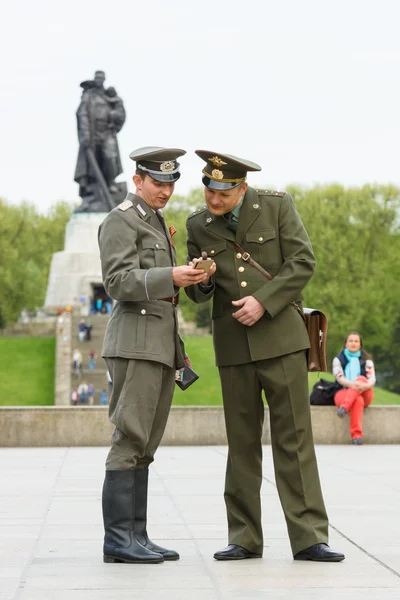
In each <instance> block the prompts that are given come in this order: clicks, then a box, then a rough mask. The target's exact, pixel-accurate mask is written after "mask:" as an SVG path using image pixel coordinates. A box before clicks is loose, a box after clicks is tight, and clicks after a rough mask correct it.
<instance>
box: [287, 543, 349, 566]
mask: <svg viewBox="0 0 400 600" xmlns="http://www.w3.org/2000/svg"><path fill="white" fill-rule="evenodd" d="M293 558H294V560H316V561H319V562H340V561H341V560H344V554H342V553H341V552H335V551H334V550H332V549H331V548H329V546H328V544H314V545H313V546H310V547H309V548H306V549H305V550H302V551H301V552H298V553H297V554H295V555H294V557H293Z"/></svg>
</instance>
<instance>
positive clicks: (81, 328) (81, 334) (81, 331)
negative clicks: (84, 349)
mask: <svg viewBox="0 0 400 600" xmlns="http://www.w3.org/2000/svg"><path fill="white" fill-rule="evenodd" d="M85 335H86V327H85V322H84V321H79V323H78V339H79V341H80V342H81V343H82V342H83V340H84V339H85Z"/></svg>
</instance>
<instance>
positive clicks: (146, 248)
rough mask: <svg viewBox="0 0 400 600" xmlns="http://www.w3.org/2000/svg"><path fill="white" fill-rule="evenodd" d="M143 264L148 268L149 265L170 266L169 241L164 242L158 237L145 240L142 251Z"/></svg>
mask: <svg viewBox="0 0 400 600" xmlns="http://www.w3.org/2000/svg"><path fill="white" fill-rule="evenodd" d="M140 258H141V266H142V268H144V269H146V268H149V267H170V266H171V256H170V253H169V248H168V246H167V241H166V240H165V242H162V241H160V240H158V239H156V238H154V239H149V240H143V242H142V253H141V257H140Z"/></svg>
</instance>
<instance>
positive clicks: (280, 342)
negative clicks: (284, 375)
mask: <svg viewBox="0 0 400 600" xmlns="http://www.w3.org/2000/svg"><path fill="white" fill-rule="evenodd" d="M187 235H188V241H187V247H188V257H189V259H192V258H195V257H199V256H201V252H203V251H205V252H207V254H208V256H209V257H210V258H213V259H214V260H215V262H216V265H217V270H216V274H215V277H213V278H212V287H210V289H208V288H204V287H203V286H202V285H201V284H200V285H195V286H190V287H188V288H185V292H186V293H187V295H188V296H189V298H191V299H192V300H193V301H194V302H198V303H200V302H205V301H207V300H208V299H210V298H211V297H213V309H212V319H213V338H214V348H215V355H216V363H217V366H220V367H223V366H228V365H238V364H245V363H248V362H252V361H258V360H264V359H268V358H274V357H277V356H283V355H285V354H290V353H292V352H296V351H299V350H303V349H306V348H309V345H310V344H309V338H308V334H307V330H306V328H305V325H304V322H303V319H302V317H301V315H300V314H299V313H298V311H297V310H296V308H295V307H294V306H293V305H292V304H291V302H292V301H300V300H301V299H302V290H303V288H304V287H305V285H306V284H307V282H308V281H309V280H310V278H311V277H312V275H313V273H314V268H315V258H314V254H313V251H312V247H311V243H310V240H309V238H308V235H307V232H306V230H305V228H304V225H303V223H302V221H301V219H300V217H299V215H298V213H297V211H296V209H295V207H294V204H293V200H292V198H291V196H290V195H289V194H287V193H283V192H282V193H281V192H270V191H259V190H255V189H253V188H250V187H249V188H248V189H247V192H246V194H245V196H244V199H243V204H242V207H241V209H240V214H239V222H238V226H237V231H236V235H235V233H234V232H232V231H230V230H229V229H228V228H227V226H226V221H225V220H224V218H223V217H221V216H215V215H213V214H211V213H210V212H209V211H208V209H207V208H203V209H201V210H199V211H196V212H195V213H193V214H192V215H190V216H189V217H188V220H187ZM230 240H235V241H237V243H238V244H239V245H240V246H241V247H242V248H243V249H244V250H245V251H246V252H248V253H249V254H250V255H251V256H252V258H253V259H254V260H255V261H256V262H258V263H259V264H260V265H261V266H262V267H264V269H266V270H267V271H269V273H271V275H273V279H272V280H271V281H269V280H267V279H266V278H265V277H264V276H263V275H262V274H261V273H259V272H258V271H257V270H256V269H255V268H254V267H251V266H250V265H249V264H248V263H246V262H244V261H243V260H242V259H241V255H240V253H238V252H237V251H236V250H235V248H234V247H233V245H232V244H231V242H230ZM245 296H254V297H255V298H256V299H257V300H258V301H259V302H260V303H261V304H262V305H263V306H264V308H265V310H266V312H265V314H264V315H263V317H261V319H260V320H259V321H258V322H257V323H255V324H254V325H253V326H251V327H248V326H245V325H242V324H241V323H239V321H237V320H236V319H234V318H233V317H232V313H233V312H236V311H237V310H239V308H237V307H234V306H233V305H232V300H239V299H240V298H243V297H245Z"/></svg>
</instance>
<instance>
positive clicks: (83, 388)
mask: <svg viewBox="0 0 400 600" xmlns="http://www.w3.org/2000/svg"><path fill="white" fill-rule="evenodd" d="M88 391H89V386H88V384H87V383H86V381H82V383H81V384H80V385H79V387H78V394H79V402H80V403H81V404H86V402H87V399H88Z"/></svg>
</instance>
